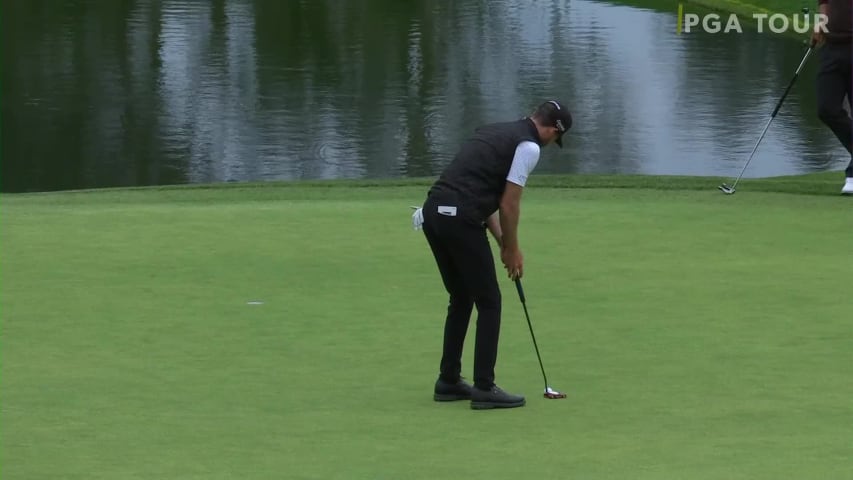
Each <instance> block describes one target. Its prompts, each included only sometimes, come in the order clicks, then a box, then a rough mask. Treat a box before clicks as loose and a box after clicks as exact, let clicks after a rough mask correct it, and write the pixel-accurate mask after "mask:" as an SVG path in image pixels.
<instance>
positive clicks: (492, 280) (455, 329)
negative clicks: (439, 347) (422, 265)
mask: <svg viewBox="0 0 853 480" xmlns="http://www.w3.org/2000/svg"><path fill="white" fill-rule="evenodd" d="M424 234H425V235H426V237H427V240H428V241H429V243H430V247H431V248H432V251H433V255H434V256H435V260H436V263H437V264H438V268H439V271H440V272H441V277H442V280H443V282H444V285H445V288H446V289H447V291H448V293H449V294H450V305H449V306H448V315H447V319H446V322H445V337H444V353H443V356H442V362H441V368H442V371H441V375H442V376H443V377H444V376H450V375H454V374H455V373H456V371H457V370H456V369H457V367H458V365H459V364H460V363H461V355H462V346H463V344H464V340H465V332H466V331H467V327H468V323H469V318H470V313H471V311H472V304H473V305H476V307H477V333H476V339H475V345H474V384H475V385H476V386H477V387H479V388H482V389H489V388H491V387H492V385H494V380H495V364H496V361H497V354H498V341H499V337H500V323H501V293H500V288H499V286H498V281H497V274H496V272H495V263H494V257H493V256H492V249H491V247H490V246H489V241H488V238H487V236H486V229H485V227H482V226H476V225H471V224H470V223H467V222H465V221H463V220H462V219H461V218H460V217H446V216H443V215H439V214H438V213H436V212H435V204H432V203H431V202H429V201H428V202H427V203H426V204H425V205H424ZM463 317H464V318H463Z"/></svg>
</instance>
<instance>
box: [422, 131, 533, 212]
mask: <svg viewBox="0 0 853 480" xmlns="http://www.w3.org/2000/svg"><path fill="white" fill-rule="evenodd" d="M523 141H531V142H533V143H536V144H537V145H539V146H540V147H541V146H542V142H541V140H540V139H539V132H538V131H537V130H536V125H534V123H533V121H532V120H530V119H528V118H523V119H521V120H515V121H512V122H500V123H491V124H488V125H483V126H481V127H479V128H477V129H476V130H475V131H474V135H473V136H472V137H471V138H469V139H467V140H466V141H465V142H464V143H463V144H462V147H461V148H460V149H459V152H458V153H457V154H456V156H455V157H454V158H453V160H452V161H451V162H450V164H449V165H448V166H447V167H446V168H445V169H444V172H442V174H441V176H440V177H439V178H438V180H437V181H436V182H435V183H434V184H433V186H432V188H430V190H429V196H431V197H433V196H434V198H435V199H438V200H440V201H443V202H447V203H448V204H449V205H454V206H456V207H458V211H459V214H460V215H462V216H463V217H464V218H465V219H467V220H470V221H472V222H475V223H481V222H483V221H484V220H485V219H486V218H487V217H488V216H489V215H491V214H492V213H494V212H495V210H497V209H498V207H499V206H500V201H501V196H503V192H504V188H505V187H506V177H507V175H508V174H509V169H510V167H511V166H512V159H513V157H515V149H516V147H518V144H519V143H521V142H523Z"/></svg>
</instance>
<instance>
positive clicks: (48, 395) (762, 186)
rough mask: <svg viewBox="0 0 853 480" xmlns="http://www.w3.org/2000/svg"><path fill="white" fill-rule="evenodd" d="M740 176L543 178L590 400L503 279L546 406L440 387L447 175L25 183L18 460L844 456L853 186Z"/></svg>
mask: <svg viewBox="0 0 853 480" xmlns="http://www.w3.org/2000/svg"><path fill="white" fill-rule="evenodd" d="M721 180H722V179H707V178H706V179H701V178H700V179H687V178H677V177H671V178H660V177H536V178H535V179H533V180H532V183H531V186H530V188H529V189H528V191H526V192H525V198H524V201H523V204H522V221H521V230H520V232H521V233H520V239H521V246H522V248H523V252H524V255H525V261H526V263H525V278H524V285H525V290H526V291H525V293H526V294H527V303H528V308H529V310H530V315H531V320H532V321H533V325H534V328H535V331H536V335H537V340H538V342H539V347H540V350H541V353H542V355H543V360H544V362H545V366H546V369H547V371H548V374H549V379H550V380H551V383H552V385H553V386H554V387H555V388H557V389H559V390H563V391H566V392H567V393H568V395H569V397H568V398H567V399H565V400H556V401H555V400H545V399H543V398H541V396H540V395H541V391H542V388H543V385H542V381H541V374H540V372H539V366H538V363H537V360H536V356H535V353H534V351H533V345H532V342H531V340H530V335H529V332H528V331H527V324H526V322H525V320H524V315H523V311H522V309H521V305H520V303H519V302H518V298H517V296H516V295H515V291H514V289H513V287H512V284H511V282H509V280H508V279H506V278H505V277H501V282H502V283H501V285H502V289H503V292H504V309H503V312H504V316H503V325H502V336H501V350H500V355H499V361H498V368H497V373H498V381H499V384H501V385H502V386H504V387H505V388H507V389H508V390H510V391H513V392H518V393H522V394H525V395H527V397H528V405H527V406H526V407H524V408H520V409H513V410H507V411H486V412H479V411H472V410H470V409H469V407H468V404H467V403H465V402H458V403H453V404H436V403H434V402H433V401H432V400H431V388H432V383H433V381H434V379H435V375H436V373H437V370H436V369H437V365H438V359H439V357H438V355H439V352H440V339H441V329H442V322H443V314H444V312H445V303H446V296H445V293H444V292H443V290H442V286H441V283H440V280H439V277H438V272H437V270H436V267H435V265H434V263H433V260H432V258H431V256H430V254H429V249H428V247H427V245H426V242H425V240H424V238H423V234H422V233H421V232H415V231H413V230H412V229H411V225H410V220H409V215H410V209H409V208H408V207H409V205H416V204H418V203H420V202H421V201H422V200H423V197H424V194H425V190H426V189H425V185H427V184H428V182H427V180H409V181H388V182H384V183H383V182H314V183H311V184H286V185H272V184H260V185H237V186H233V185H229V186H221V187H216V188H208V187H179V188H159V189H138V190H112V191H96V192H83V193H52V194H37V195H6V196H3V197H2V198H0V204H2V229H3V238H2V248H3V252H2V258H0V261H1V262H2V266H0V271H2V284H0V285H2V288H0V305H2V320H3V323H2V355H3V358H2V367H1V368H2V374H0V379H2V383H3V384H2V389H0V396H2V398H0V413H2V419H0V424H2V428H3V438H2V446H1V447H0V453H2V458H0V465H2V467H0V468H2V475H3V478H4V479H28V480H29V479H48V478H50V479H53V478H66V479H111V480H120V479H131V478H133V479H142V478H145V479H151V478H157V479H226V478H227V479H232V478H242V479H273V478H275V479H279V478H302V479H355V478H358V479H362V478H363V479H367V478H369V479H380V478H388V479H392V478H393V479H399V478H406V479H420V478H423V479H433V478H488V479H504V478H506V479H510V478H512V479H517V478H583V479H612V478H620V479H625V478H632V479H655V480H659V479H670V478H673V479H675V478H678V479H683V478H690V479H720V478H726V479H750V480H754V479H773V480H776V479H780V478H844V477H845V476H846V474H847V473H848V472H850V471H851V469H853V459H851V458H853V457H851V456H850V455H849V444H850V438H851V437H850V430H849V423H850V422H849V419H850V418H851V414H853V407H851V403H850V398H851V396H853V383H851V382H850V381H849V378H850V375H849V369H850V365H853V350H851V349H850V341H851V334H850V331H851V330H850V322H849V316H850V311H851V306H853V303H851V300H850V278H849V272H850V266H851V265H853V253H851V252H850V245H851V240H853V235H851V234H850V225H851V224H853V199H848V198H842V197H839V196H838V195H837V193H838V189H839V188H840V174H838V173H837V172H836V173H832V174H825V175H813V176H807V177H789V178H780V179H769V180H751V179H750V180H744V181H743V182H742V183H741V184H740V185H739V192H738V193H737V194H736V195H733V196H726V195H723V194H722V193H720V192H719V191H717V190H716V189H715V188H716V186H717V185H718V184H719V183H720V181H721ZM326 187H328V188H326ZM564 187H573V188H564ZM496 254H497V252H496ZM500 272H502V269H500V268H499V273H500ZM254 301H258V302H263V303H262V304H260V305H250V304H248V302H254ZM474 324H475V322H474V320H472V328H473V327H474ZM471 340H473V335H470V336H469V342H468V347H467V351H466V354H465V358H464V365H463V366H464V368H465V372H464V373H465V374H466V375H468V376H470V375H471V372H470V368H471V350H472V347H473V343H472V342H471Z"/></svg>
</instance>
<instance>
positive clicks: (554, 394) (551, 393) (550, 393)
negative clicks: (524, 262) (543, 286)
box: [515, 278, 566, 399]
mask: <svg viewBox="0 0 853 480" xmlns="http://www.w3.org/2000/svg"><path fill="white" fill-rule="evenodd" d="M515 287H516V288H517V289H518V298H519V299H520V300H521V306H522V307H524V316H525V317H526V318H527V326H528V328H530V337H531V338H533V348H535V349H536V358H538V359H539V368H541V369H542V379H543V380H544V381H545V393H544V397H545V398H550V399H556V398H566V394H565V393H560V392H558V391H556V390H554V389H552V388H551V387H549V386H548V377H546V376H545V367H543V366H542V357H541V356H540V355H539V346H538V345H536V336H535V335H534V334H533V325H532V324H531V323H530V315H528V313H527V302H526V301H525V299H524V289H522V288H521V279H519V278H516V279H515Z"/></svg>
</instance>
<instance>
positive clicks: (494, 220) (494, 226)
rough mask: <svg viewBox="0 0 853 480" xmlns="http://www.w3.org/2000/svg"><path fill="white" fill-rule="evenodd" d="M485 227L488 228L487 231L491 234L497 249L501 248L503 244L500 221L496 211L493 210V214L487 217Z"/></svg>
mask: <svg viewBox="0 0 853 480" xmlns="http://www.w3.org/2000/svg"><path fill="white" fill-rule="evenodd" d="M486 227H488V229H489V231H490V232H492V236H493V237H495V241H496V242H498V247H500V246H502V245H503V243H502V240H501V237H502V236H503V234H502V233H501V220H500V216H499V211H498V210H495V213H493V214H491V215H489V218H487V219H486Z"/></svg>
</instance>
